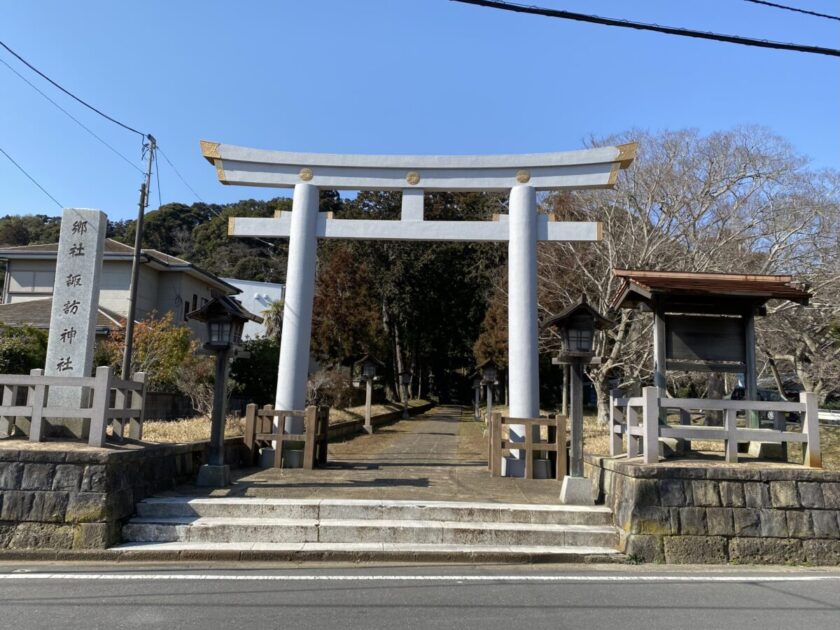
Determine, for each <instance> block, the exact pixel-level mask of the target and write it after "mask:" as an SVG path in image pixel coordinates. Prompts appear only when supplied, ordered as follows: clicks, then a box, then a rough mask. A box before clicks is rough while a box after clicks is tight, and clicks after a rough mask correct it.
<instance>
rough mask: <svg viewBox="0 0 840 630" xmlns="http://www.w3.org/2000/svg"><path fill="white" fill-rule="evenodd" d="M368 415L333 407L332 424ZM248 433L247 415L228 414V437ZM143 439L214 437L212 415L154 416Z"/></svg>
mask: <svg viewBox="0 0 840 630" xmlns="http://www.w3.org/2000/svg"><path fill="white" fill-rule="evenodd" d="M427 402H428V401H425V400H412V401H409V404H408V406H409V407H419V406H421V405H425V404H427ZM401 410H402V405H398V404H393V403H389V404H384V405H372V406H371V415H373V416H378V415H381V414H385V413H390V412H392V411H401ZM364 417H365V407H364V405H362V406H361V407H351V408H349V409H330V424H336V423H338V422H344V421H346V420H359V419H363V418H364ZM244 433H245V419H244V418H241V417H234V416H228V419H227V422H226V423H225V437H237V436H239V435H243V434H244ZM143 439H144V440H145V441H147V442H160V443H168V444H178V443H184V442H199V441H201V440H209V439H210V418H209V417H208V416H200V417H197V418H182V419H179V420H153V421H147V422H145V423H144V424H143Z"/></svg>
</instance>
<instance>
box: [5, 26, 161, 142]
mask: <svg viewBox="0 0 840 630" xmlns="http://www.w3.org/2000/svg"><path fill="white" fill-rule="evenodd" d="M0 46H2V47H3V48H5V49H6V50H8V51H9V52H10V53H11V54H13V55H14V56H15V57H17V59H18V61H20V62H21V63H22V64H24V65H25V66H26V67H27V68H29V69H30V70H32V71H33V72H35V73H37V74H38V75H39V76H41V78H43V79H46V80H47V81H49V82H50V83H52V84H53V85H54V86H55V87H57V88H58V89H59V90H61V91H62V92H64V93H65V94H66V95H67V96H69V97H70V98H72V99H74V100H75V101H78V102H79V103H81V104H82V105H84V106H85V107H87V108H88V109H89V110H91V111H94V112H96V113H97V114H99V115H100V116H102V117H103V118H105V119H107V120H110V121H111V122H112V123H114V124H117V125H119V126H120V127H122V128H123V129H126V130H128V131H131V132H134V133H136V134H137V135H138V136H141V137H143V138H145V137H146V135H147V134H145V133H143V132H141V131H137V130H136V129H135V128H134V127H129V126H128V125H126V124H125V123H121V122H120V121H119V120H117V119H116V118H112V117H111V116H109V115H108V114H106V113H105V112H103V111H101V110H99V109H96V108H95V107H94V106H93V105H91V104H90V103H87V102H85V101H83V100H82V99H80V98H79V97H78V96H76V95H75V94H73V93H72V92H71V91H70V90H68V89H66V88H64V87H62V86H61V85H59V84H58V83H56V82H55V81H53V80H52V79H50V78H49V77H48V76H47V75H46V74H44V73H43V72H41V71H40V70H38V68H36V67H35V66H33V65H32V64H31V63H29V62H28V61H27V60H26V59H24V58H23V57H21V56H20V55H19V54H17V53H16V52H15V51H14V50H12V49H11V48H9V47H8V46H7V45H6V44H5V43H3V42H2V41H0Z"/></svg>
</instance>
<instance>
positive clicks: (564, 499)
mask: <svg viewBox="0 0 840 630" xmlns="http://www.w3.org/2000/svg"><path fill="white" fill-rule="evenodd" d="M560 503H562V504H563V505H595V502H594V501H593V500H592V482H591V481H589V479H587V478H586V477H569V476H568V475H566V476H565V477H563V486H562V487H561V488H560Z"/></svg>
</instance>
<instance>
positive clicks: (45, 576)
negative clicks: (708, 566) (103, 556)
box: [0, 573, 840, 583]
mask: <svg viewBox="0 0 840 630" xmlns="http://www.w3.org/2000/svg"><path fill="white" fill-rule="evenodd" d="M0 580H68V581H78V580H103V581H116V582H118V581H132V582H136V581H194V580H198V581H211V582H677V583H679V582H743V583H757V582H761V583H764V582H823V581H840V574H830V575H826V574H819V575H709V576H702V575H230V574H214V573H130V574H124V573H3V574H0Z"/></svg>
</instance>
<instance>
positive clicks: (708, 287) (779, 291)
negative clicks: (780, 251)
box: [611, 269, 811, 312]
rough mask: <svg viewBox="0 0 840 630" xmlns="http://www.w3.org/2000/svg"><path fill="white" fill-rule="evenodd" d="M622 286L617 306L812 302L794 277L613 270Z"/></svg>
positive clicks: (717, 306) (721, 307)
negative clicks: (794, 280)
mask: <svg viewBox="0 0 840 630" xmlns="http://www.w3.org/2000/svg"><path fill="white" fill-rule="evenodd" d="M613 273H614V274H615V276H616V277H617V278H621V280H622V281H621V285H620V286H619V288H618V291H617V292H616V295H615V297H614V298H613V300H612V302H611V306H612V307H613V308H635V307H636V306H638V304H640V303H644V304H648V305H650V304H652V303H653V302H657V303H659V304H662V305H664V306H666V307H668V306H674V305H679V306H685V307H688V306H690V305H694V306H701V305H703V306H706V307H708V308H710V309H715V310H717V311H719V312H728V311H729V310H732V309H734V308H743V307H744V306H745V305H749V306H752V307H759V306H762V305H763V304H764V303H765V302H767V301H768V300H774V299H778V300H790V301H792V302H798V303H800V304H808V300H809V299H810V298H811V294H810V293H809V292H808V291H806V290H804V289H803V288H801V287H799V286H796V284H794V282H793V277H792V276H770V275H745V274H729V273H697V272H679V271H642V270H633V269H613Z"/></svg>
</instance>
